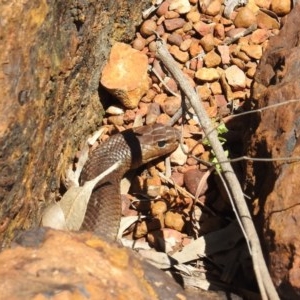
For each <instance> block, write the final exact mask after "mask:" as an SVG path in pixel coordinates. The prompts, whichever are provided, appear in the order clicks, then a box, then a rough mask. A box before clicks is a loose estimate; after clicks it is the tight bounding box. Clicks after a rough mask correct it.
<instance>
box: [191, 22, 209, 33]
mask: <svg viewBox="0 0 300 300" xmlns="http://www.w3.org/2000/svg"><path fill="white" fill-rule="evenodd" d="M193 28H194V29H195V30H196V31H197V32H198V33H199V34H200V35H201V36H205V35H207V34H209V33H213V30H214V29H213V26H212V25H209V24H206V23H204V22H202V21H199V22H197V23H195V24H194V25H193Z"/></svg>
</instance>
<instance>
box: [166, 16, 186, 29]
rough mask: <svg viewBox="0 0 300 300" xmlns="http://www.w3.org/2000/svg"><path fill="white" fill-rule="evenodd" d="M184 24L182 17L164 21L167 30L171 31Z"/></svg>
mask: <svg viewBox="0 0 300 300" xmlns="http://www.w3.org/2000/svg"><path fill="white" fill-rule="evenodd" d="M184 24H185V20H184V19H182V18H174V19H169V20H165V21H164V25H165V27H166V30H167V31H173V30H175V29H178V28H181V27H182V26H183V25H184Z"/></svg>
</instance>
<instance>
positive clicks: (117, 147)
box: [80, 124, 180, 240]
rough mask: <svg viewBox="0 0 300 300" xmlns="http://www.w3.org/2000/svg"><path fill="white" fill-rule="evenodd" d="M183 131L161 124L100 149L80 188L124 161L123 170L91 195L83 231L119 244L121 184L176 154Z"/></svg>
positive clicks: (118, 136)
mask: <svg viewBox="0 0 300 300" xmlns="http://www.w3.org/2000/svg"><path fill="white" fill-rule="evenodd" d="M179 138H180V137H179V131H178V130H176V129H174V128H172V127H170V126H164V125H161V124H154V125H147V126H142V127H137V128H133V129H128V130H125V131H123V132H120V133H118V134H116V135H113V136H112V137H111V138H109V139H108V140H107V141H105V142H103V143H102V144H101V145H99V146H98V147H97V148H96V149H95V150H94V151H93V152H92V154H91V156H90V158H89V159H88V161H87V162H86V164H85V165H84V167H83V170H82V173H81V177H80V184H81V185H82V184H84V182H86V181H88V180H91V179H93V178H95V177H96V176H98V175H99V174H101V173H102V172H103V171H105V170H106V169H107V168H109V167H110V166H112V165H113V164H114V163H115V162H117V161H119V160H121V162H122V163H121V166H120V167H119V168H118V169H116V170H115V171H114V172H112V173H111V174H109V175H108V176H107V177H105V178H104V179H103V180H101V181H100V182H99V183H98V184H97V186H96V187H95V189H94V190H93V193H92V195H91V198H90V200H89V203H88V207H87V211H86V214H85V217H84V221H83V224H82V226H81V229H83V230H91V231H94V233H95V234H97V235H99V236H101V237H104V238H107V239H110V240H115V239H116V237H117V233H118V229H119V226H120V220H121V198H120V181H121V179H122V177H123V176H124V174H125V173H126V172H127V171H129V170H131V169H136V168H138V167H139V166H141V165H142V164H145V163H147V162H149V161H151V160H154V159H156V158H158V157H160V156H163V155H166V154H168V153H171V152H172V151H174V150H175V149H176V148H177V146H178V144H179Z"/></svg>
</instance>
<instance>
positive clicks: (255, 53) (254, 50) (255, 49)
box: [241, 45, 262, 59]
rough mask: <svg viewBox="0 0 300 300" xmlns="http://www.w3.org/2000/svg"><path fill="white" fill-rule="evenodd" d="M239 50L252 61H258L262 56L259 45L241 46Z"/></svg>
mask: <svg viewBox="0 0 300 300" xmlns="http://www.w3.org/2000/svg"><path fill="white" fill-rule="evenodd" d="M241 50H242V51H244V52H245V53H246V54H247V55H248V56H249V57H252V58H254V59H260V58H261V56H262V46H261V45H243V46H242V48H241Z"/></svg>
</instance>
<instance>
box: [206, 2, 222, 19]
mask: <svg viewBox="0 0 300 300" xmlns="http://www.w3.org/2000/svg"><path fill="white" fill-rule="evenodd" d="M221 8H222V5H221V1H220V0H212V1H209V3H208V5H207V7H205V8H203V9H202V11H203V13H205V14H207V15H209V16H216V15H217V14H219V13H220V11H221Z"/></svg>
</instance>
